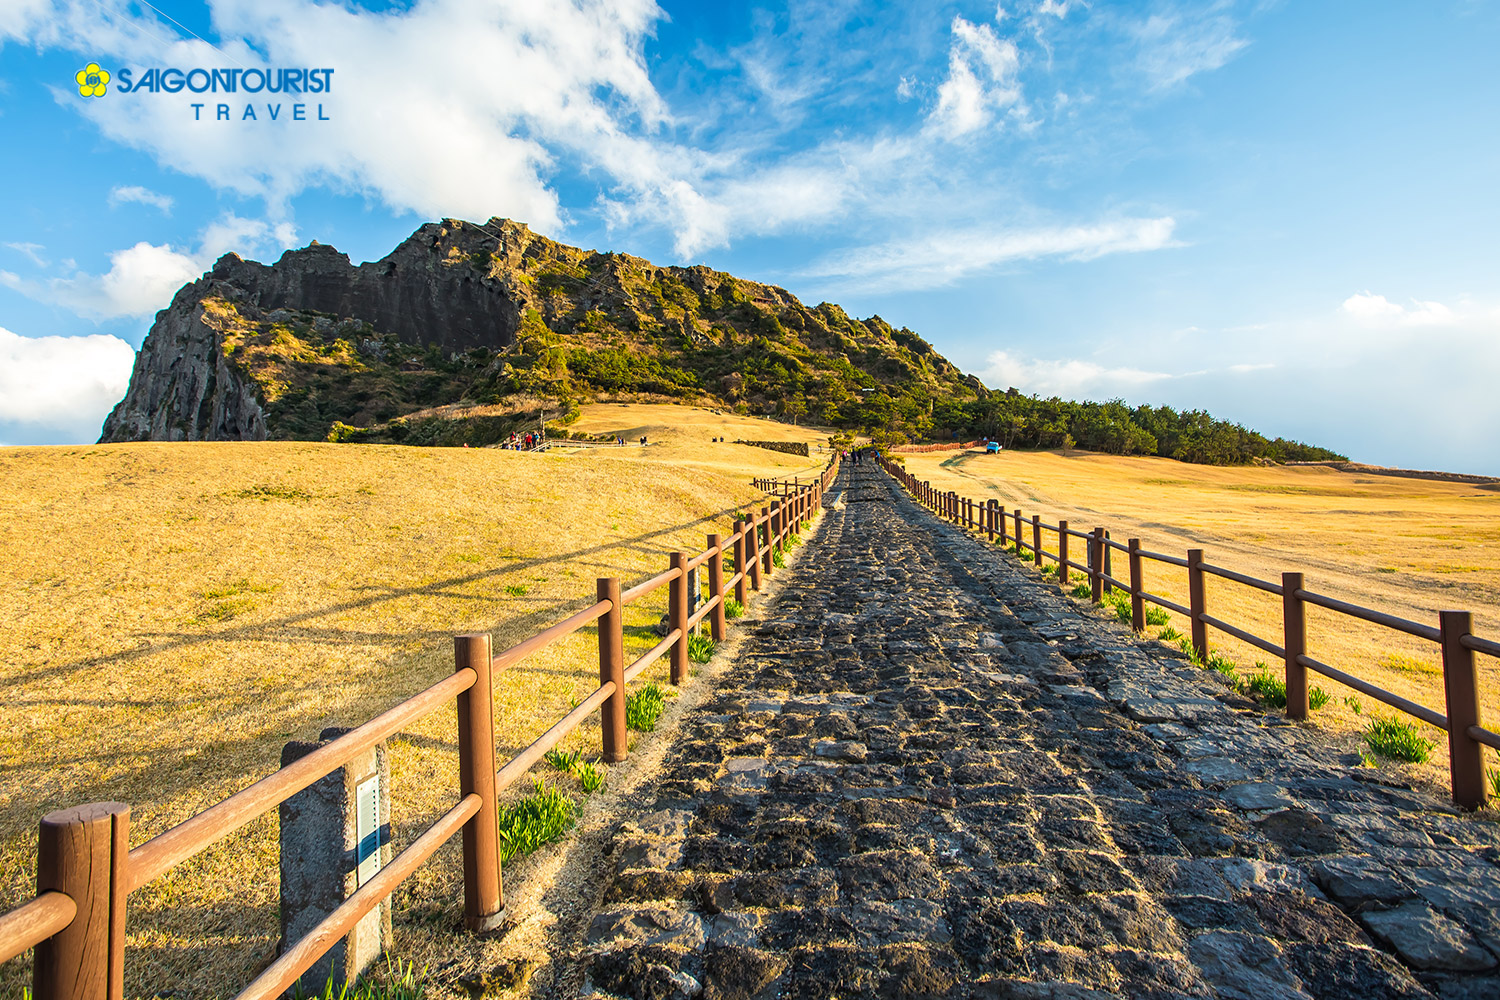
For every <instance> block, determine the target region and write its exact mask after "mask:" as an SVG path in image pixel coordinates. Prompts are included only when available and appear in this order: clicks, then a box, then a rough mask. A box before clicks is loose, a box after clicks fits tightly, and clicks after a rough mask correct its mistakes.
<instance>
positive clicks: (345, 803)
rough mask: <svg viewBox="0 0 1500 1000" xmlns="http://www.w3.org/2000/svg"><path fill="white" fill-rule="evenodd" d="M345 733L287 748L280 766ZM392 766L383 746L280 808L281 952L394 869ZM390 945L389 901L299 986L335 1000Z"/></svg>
mask: <svg viewBox="0 0 1500 1000" xmlns="http://www.w3.org/2000/svg"><path fill="white" fill-rule="evenodd" d="M347 731H348V730H344V729H325V730H323V732H322V733H320V734H319V738H318V742H316V743H304V742H296V743H288V744H287V745H286V746H285V747H283V748H282V751H281V766H282V767H285V766H287V765H288V764H290V763H291V762H292V761H294V760H298V759H299V758H301V757H305V756H306V755H307V754H309V753H311V752H312V751H314V750H316V749H318V748H319V747H320V746H324V745H326V744H327V743H328V742H329V741H331V740H334V739H337V738H338V737H340V736H342V735H344V733H346V732H347ZM390 774H391V772H390V765H389V763H388V761H387V759H386V749H385V744H383V743H382V744H379V745H377V746H375V747H373V748H371V749H369V750H366V751H365V752H364V753H361V754H358V755H357V756H355V758H354V759H353V760H351V761H350V762H349V763H348V764H346V765H345V766H344V767H342V768H340V769H339V770H337V771H334V772H333V773H332V774H330V775H328V776H327V777H325V778H323V779H321V780H319V781H317V782H315V783H314V784H312V785H311V786H309V787H308V788H305V789H303V790H302V791H300V792H298V793H297V794H296V795H293V796H292V797H291V798H289V799H287V800H286V801H285V802H283V803H282V804H281V808H280V819H281V943H280V946H279V948H278V952H284V951H285V950H286V948H287V947H288V945H290V944H293V943H295V942H296V941H297V940H299V939H300V938H301V937H302V936H303V935H305V934H306V933H307V932H308V931H310V930H312V928H313V927H315V926H317V924H318V923H319V922H320V921H321V920H323V918H324V917H327V916H328V915H329V914H330V913H332V912H333V911H334V910H335V909H337V908H338V907H339V905H340V904H341V903H343V902H344V900H346V899H348V898H349V897H350V896H352V895H354V893H355V891H356V890H357V889H358V888H359V887H360V886H362V885H364V884H365V883H367V882H368V881H370V879H372V878H374V877H375V876H376V875H377V874H378V873H379V872H380V870H381V869H382V868H383V867H385V865H386V864H387V863H388V862H389V861H390V850H391V845H390V826H391V795H390V786H391V778H390ZM390 944H391V903H390V900H389V899H387V900H385V901H384V902H383V903H381V904H380V905H379V906H377V907H376V908H375V909H373V910H371V911H370V912H369V913H367V914H365V916H364V917H363V918H362V919H361V920H360V921H359V923H357V924H355V925H354V929H353V930H351V931H350V932H349V934H348V936H347V937H345V938H344V939H343V940H342V941H340V942H338V943H337V944H336V945H334V946H333V948H332V949H330V950H329V951H328V953H327V954H325V955H324V956H323V957H322V958H320V959H319V960H318V961H317V962H315V963H314V964H313V966H312V967H311V968H310V969H308V970H307V972H305V973H303V974H302V977H301V978H300V979H299V980H298V981H297V983H298V987H299V988H300V989H301V990H302V991H303V992H304V993H307V994H309V995H315V996H316V995H321V994H322V991H323V987H324V986H325V985H326V984H327V982H328V981H329V979H330V978H331V979H332V980H333V984H334V988H335V995H337V990H338V989H339V988H340V987H341V986H342V985H343V984H345V983H352V982H354V980H355V979H357V978H358V977H359V975H360V973H362V972H364V970H365V969H366V968H368V967H369V965H370V963H371V962H373V961H374V960H375V959H376V958H377V957H379V955H380V953H381V952H382V951H383V950H385V949H386V948H388V947H390Z"/></svg>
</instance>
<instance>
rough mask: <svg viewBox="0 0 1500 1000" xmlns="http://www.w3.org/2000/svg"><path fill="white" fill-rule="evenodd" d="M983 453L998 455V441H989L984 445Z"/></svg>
mask: <svg viewBox="0 0 1500 1000" xmlns="http://www.w3.org/2000/svg"><path fill="white" fill-rule="evenodd" d="M984 453H985V454H986V455H998V454H1000V442H999V441H991V442H989V443H988V444H986V445H985V446H984Z"/></svg>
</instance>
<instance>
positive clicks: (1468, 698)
mask: <svg viewBox="0 0 1500 1000" xmlns="http://www.w3.org/2000/svg"><path fill="white" fill-rule="evenodd" d="M1438 631H1439V632H1440V633H1441V635H1442V643H1443V690H1444V692H1445V693H1446V694H1447V697H1448V768H1449V772H1450V775H1451V778H1452V781H1453V801H1454V802H1455V803H1456V804H1457V805H1458V806H1459V807H1461V808H1463V809H1478V808H1479V807H1480V806H1482V805H1484V800H1485V797H1486V789H1485V785H1484V747H1483V745H1482V744H1480V742H1479V741H1478V740H1476V739H1474V738H1473V737H1472V736H1470V735H1469V727H1470V726H1478V725H1479V724H1480V722H1479V717H1480V716H1479V676H1478V673H1477V672H1476V670H1475V666H1474V651H1473V650H1472V649H1467V648H1465V646H1464V644H1463V641H1462V640H1463V637H1464V636H1466V635H1469V634H1470V633H1472V632H1473V631H1474V616H1473V615H1472V614H1471V613H1469V612H1467V611H1440V612H1438Z"/></svg>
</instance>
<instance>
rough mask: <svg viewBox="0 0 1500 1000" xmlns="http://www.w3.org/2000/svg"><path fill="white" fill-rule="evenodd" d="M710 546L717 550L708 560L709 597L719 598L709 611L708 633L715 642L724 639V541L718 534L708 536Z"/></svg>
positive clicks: (711, 598) (710, 598)
mask: <svg viewBox="0 0 1500 1000" xmlns="http://www.w3.org/2000/svg"><path fill="white" fill-rule="evenodd" d="M708 547H709V548H711V549H715V550H716V551H715V552H714V554H713V555H712V556H710V557H709V560H708V599H709V600H714V599H715V598H717V599H718V602H719V603H717V604H715V605H714V609H713V610H712V611H710V612H709V613H708V634H709V636H710V637H712V638H713V641H714V642H716V643H717V642H723V641H724V597H725V594H724V542H723V539H722V538H721V537H720V536H719V535H717V534H713V535H709V536H708Z"/></svg>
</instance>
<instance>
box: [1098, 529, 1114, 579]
mask: <svg viewBox="0 0 1500 1000" xmlns="http://www.w3.org/2000/svg"><path fill="white" fill-rule="evenodd" d="M1101 551H1102V552H1103V553H1104V592H1105V593H1106V594H1112V593H1114V590H1115V585H1114V584H1113V583H1110V580H1111V579H1112V578H1113V577H1114V575H1115V573H1114V560H1113V559H1111V558H1110V557H1111V555H1112V554H1113V552H1114V549H1113V547H1111V546H1110V544H1109V529H1108V528H1105V529H1104V545H1103V547H1102V549H1101Z"/></svg>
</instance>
